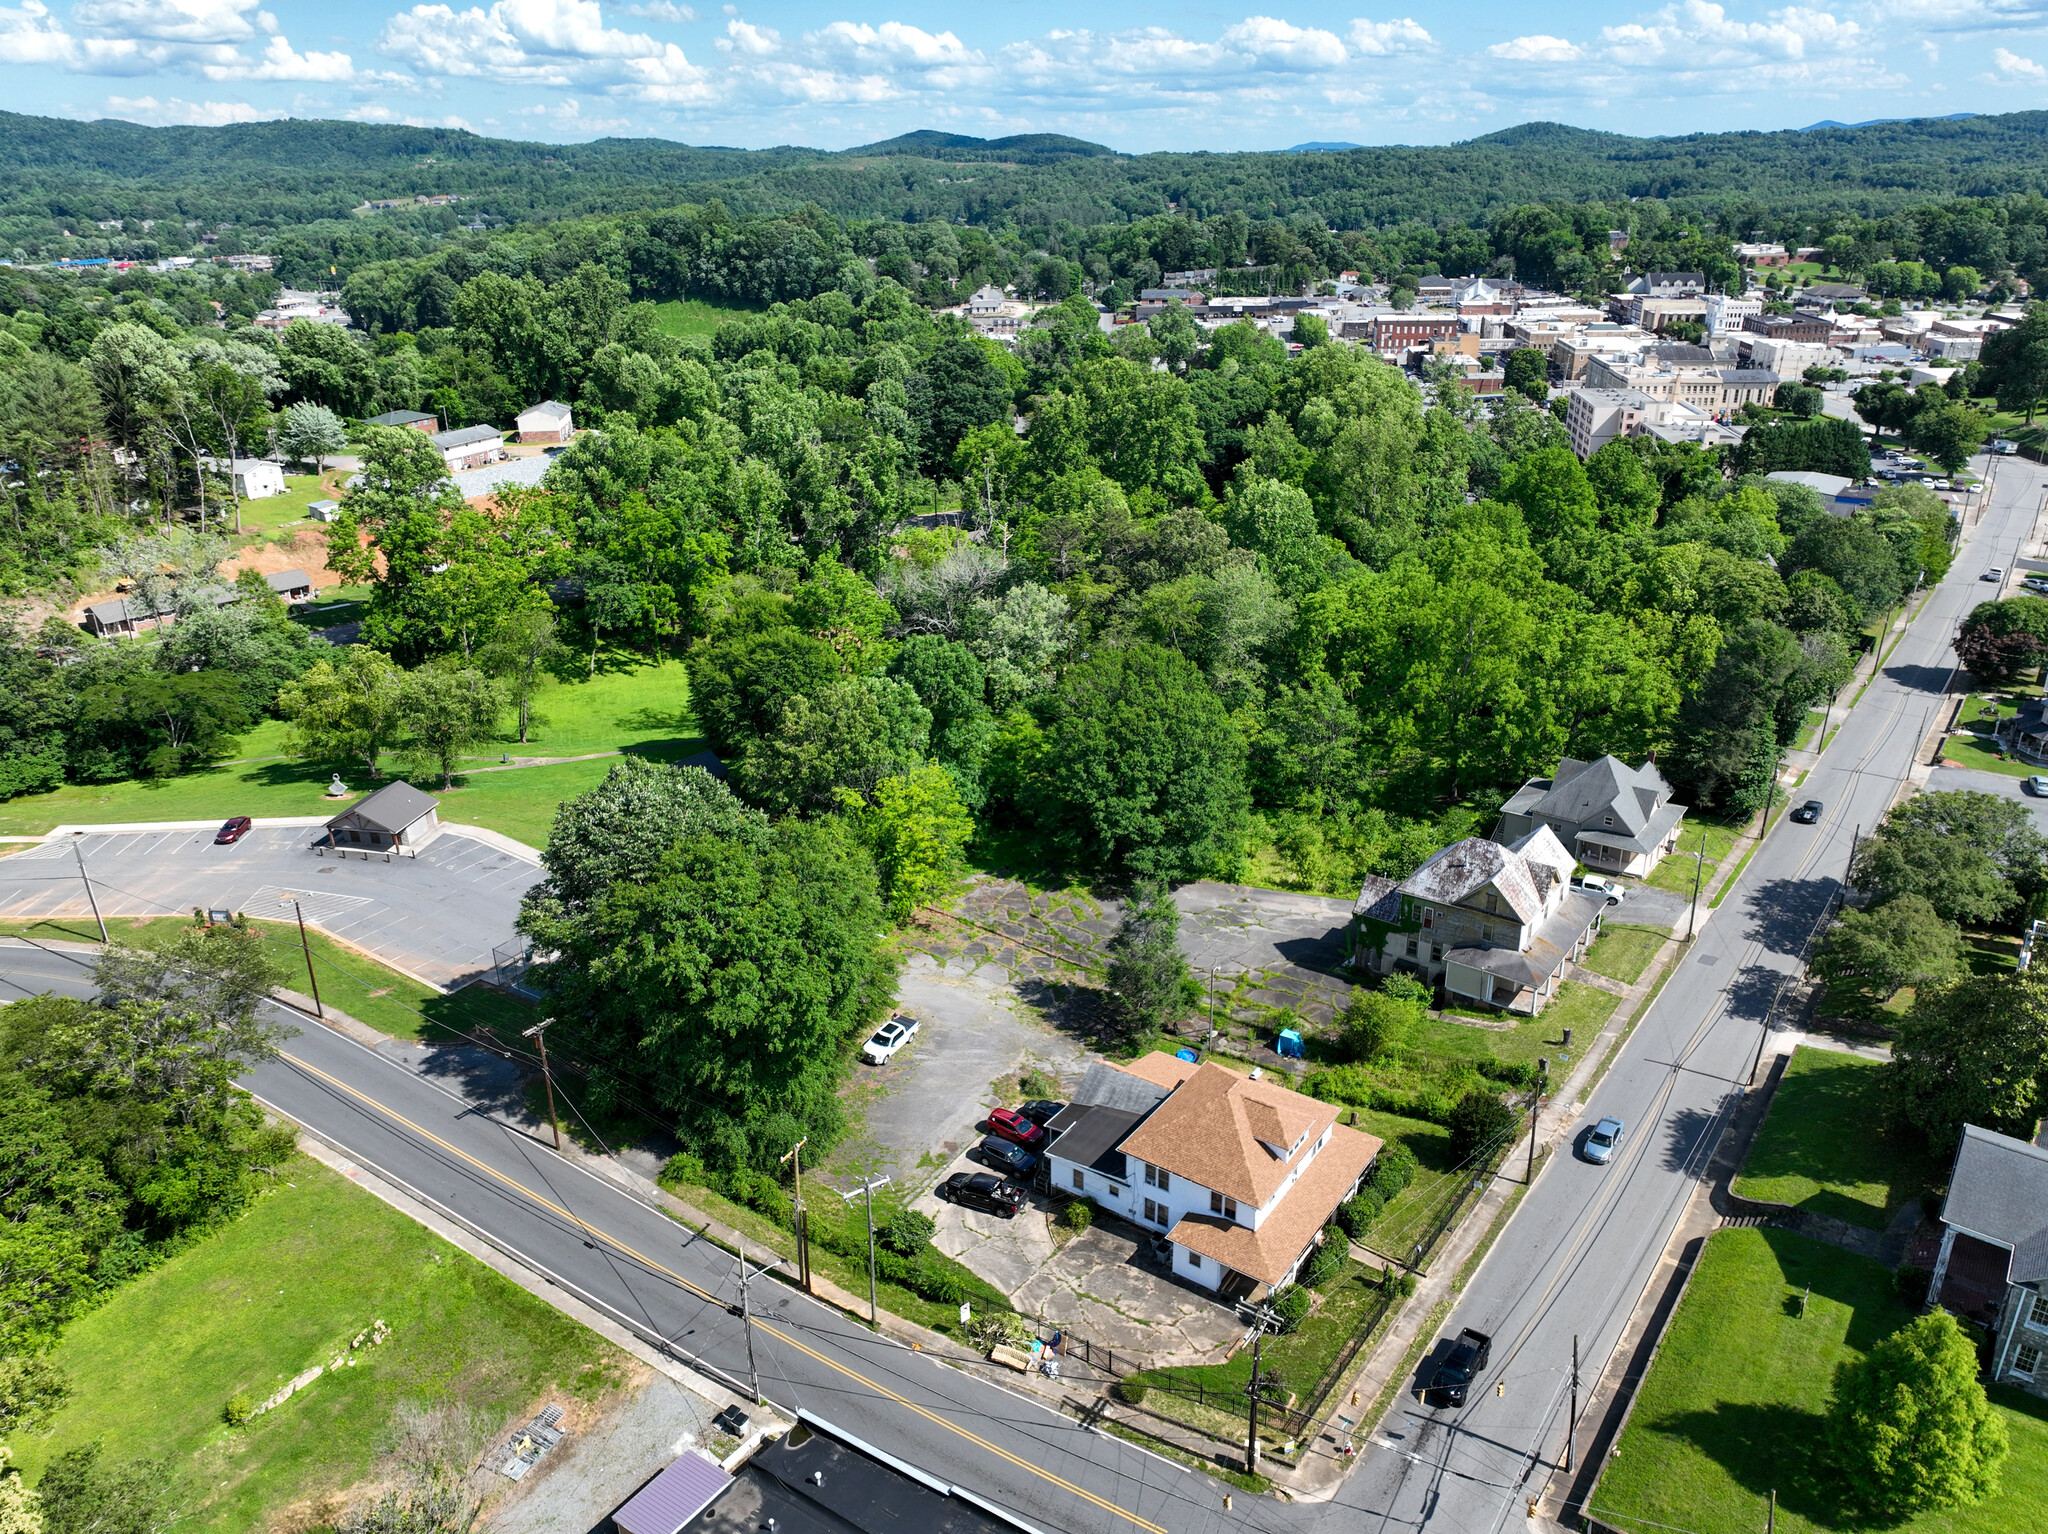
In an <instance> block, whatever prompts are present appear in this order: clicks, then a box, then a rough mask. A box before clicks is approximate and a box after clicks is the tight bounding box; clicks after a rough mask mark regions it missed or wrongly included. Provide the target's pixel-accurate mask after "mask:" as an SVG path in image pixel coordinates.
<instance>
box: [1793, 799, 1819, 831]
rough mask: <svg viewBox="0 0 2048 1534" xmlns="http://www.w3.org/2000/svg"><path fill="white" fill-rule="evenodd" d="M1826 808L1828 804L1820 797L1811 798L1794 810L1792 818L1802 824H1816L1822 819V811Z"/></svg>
mask: <svg viewBox="0 0 2048 1534" xmlns="http://www.w3.org/2000/svg"><path fill="white" fill-rule="evenodd" d="M1825 808H1826V806H1825V805H1823V804H1822V803H1821V802H1820V801H1819V800H1818V799H1809V800H1807V801H1806V803H1804V804H1802V805H1800V806H1799V808H1798V809H1796V810H1794V811H1793V812H1792V818H1793V819H1794V820H1796V821H1798V822H1799V823H1800V824H1801V825H1802V826H1810V825H1814V824H1816V823H1817V822H1818V821H1819V820H1820V817H1821V811H1822V810H1823V809H1825Z"/></svg>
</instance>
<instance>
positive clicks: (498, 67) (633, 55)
mask: <svg viewBox="0 0 2048 1534" xmlns="http://www.w3.org/2000/svg"><path fill="white" fill-rule="evenodd" d="M377 46H378V48H379V49H380V50H381V51H383V52H384V53H386V54H389V55H390V56H392V57H394V58H398V59H403V60H404V61H405V62H407V63H409V64H412V65H414V66H415V67H417V68H418V69H419V70H420V71H421V72H422V73H424V74H429V75H440V76H448V77H453V78H479V79H487V80H496V81H501V82H504V83H507V84H514V85H528V86H557V87H561V86H592V87H596V88H598V89H603V90H608V91H613V92H617V93H622V94H628V95H634V96H638V97H640V98H642V99H643V100H648V101H664V102H671V103H682V102H691V101H699V100H703V99H705V98H706V97H707V96H708V94H709V87H708V85H707V83H706V80H707V77H706V73H705V71H704V70H702V69H700V68H698V67H697V66H696V65H694V64H692V63H691V62H690V61H689V59H688V58H687V57H686V56H685V55H684V53H683V50H682V49H681V48H679V47H677V46H676V45H675V44H674V43H660V42H656V41H655V40H654V39H653V38H651V37H648V36H647V35H646V34H644V33H639V32H621V31H617V30H615V29H613V28H610V27H607V26H605V25H604V21H603V18H602V16H601V15H600V13H599V10H598V7H597V4H596V0H497V3H496V4H494V5H493V6H492V7H491V8H490V9H489V10H488V11H485V10H480V9H478V8H476V7H471V8H470V9H469V10H466V11H461V12H457V11H454V10H451V9H450V8H449V7H448V6H446V5H439V4H433V5H415V6H414V7H413V8H412V9H411V10H410V11H405V12H402V13H400V14H399V15H396V16H393V17H392V18H391V19H390V20H389V21H387V22H386V23H385V26H384V33H383V36H382V37H380V38H379V39H378V43H377Z"/></svg>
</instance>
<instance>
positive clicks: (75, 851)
mask: <svg viewBox="0 0 2048 1534" xmlns="http://www.w3.org/2000/svg"><path fill="white" fill-rule="evenodd" d="M84 834H85V833H84V832H83V831H74V832H72V833H71V855H72V856H73V857H75V858H77V859H78V877H79V878H81V879H83V880H84V881H85V898H86V900H87V902H88V903H89V904H90V905H91V906H92V919H93V920H94V921H96V922H98V923H99V924H100V941H101V942H102V943H111V942H112V941H113V939H112V938H110V937H108V936H107V919H106V917H104V916H102V915H100V897H99V896H97V895H95V894H94V893H93V892H92V876H91V875H90V874H88V873H87V872H86V871H85V853H84V851H83V850H82V849H81V848H80V846H79V844H78V838H79V837H81V836H83V835H84Z"/></svg>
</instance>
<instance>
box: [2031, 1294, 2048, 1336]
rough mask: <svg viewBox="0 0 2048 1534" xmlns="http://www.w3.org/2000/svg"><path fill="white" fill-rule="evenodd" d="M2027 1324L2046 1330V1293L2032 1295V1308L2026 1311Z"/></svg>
mask: <svg viewBox="0 0 2048 1534" xmlns="http://www.w3.org/2000/svg"><path fill="white" fill-rule="evenodd" d="M2027 1325H2029V1326H2038V1327H2040V1328H2041V1329H2042V1330H2043V1331H2048V1294H2037V1295H2035V1296H2034V1304H2033V1308H2032V1309H2031V1310H2030V1311H2028V1313H2027Z"/></svg>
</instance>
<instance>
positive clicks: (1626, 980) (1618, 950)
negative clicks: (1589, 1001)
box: [1585, 925, 1671, 985]
mask: <svg viewBox="0 0 2048 1534" xmlns="http://www.w3.org/2000/svg"><path fill="white" fill-rule="evenodd" d="M1670 936H1671V934H1670V933H1668V932H1666V931H1664V930H1663V929H1662V928H1661V927H1627V926H1620V925H1614V926H1607V927H1603V928H1601V930H1600V936H1599V937H1598V939H1596V940H1595V941H1594V944H1593V946H1592V947H1591V948H1589V949H1587V950H1586V959H1585V964H1586V968H1587V969H1590V970H1591V971H1592V972H1593V973H1594V974H1596V975H1605V976H1607V978H1608V979H1610V980H1619V981H1620V982H1621V983H1622V984H1624V985H1634V984H1635V983H1636V982H1637V981H1638V980H1640V979H1642V978H1643V971H1644V970H1646V969H1648V968H1649V967H1650V961H1651V960H1652V959H1654V958H1656V957H1657V951H1658V950H1659V949H1661V948H1662V947H1663V946H1664V944H1665V943H1666V942H1667V941H1668V940H1669V939H1670Z"/></svg>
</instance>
